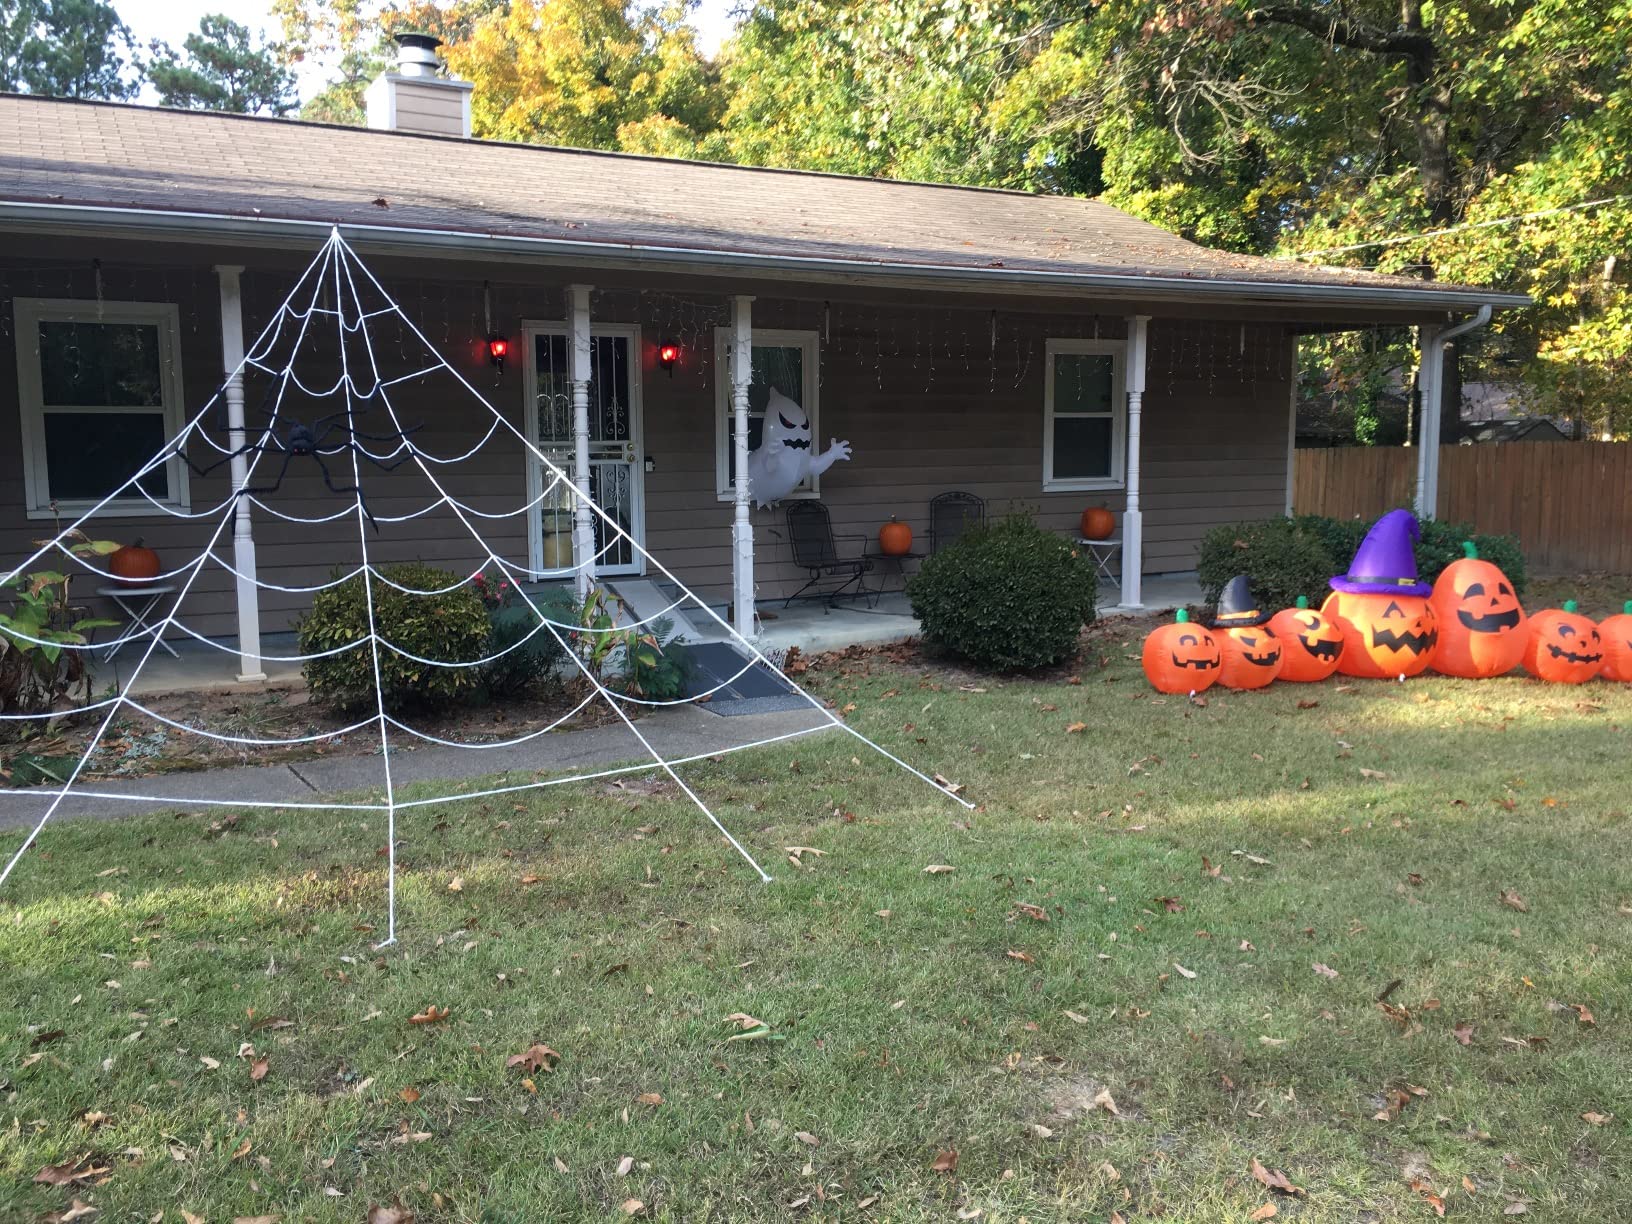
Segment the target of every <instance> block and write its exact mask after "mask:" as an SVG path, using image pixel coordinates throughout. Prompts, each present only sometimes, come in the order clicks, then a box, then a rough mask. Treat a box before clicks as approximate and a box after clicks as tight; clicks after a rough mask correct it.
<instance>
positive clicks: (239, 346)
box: [215, 264, 266, 683]
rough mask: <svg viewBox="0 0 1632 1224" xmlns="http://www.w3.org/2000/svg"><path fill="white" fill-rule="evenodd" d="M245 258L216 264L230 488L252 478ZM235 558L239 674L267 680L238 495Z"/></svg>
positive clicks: (246, 510)
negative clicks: (247, 444)
mask: <svg viewBox="0 0 1632 1224" xmlns="http://www.w3.org/2000/svg"><path fill="white" fill-rule="evenodd" d="M243 271H244V269H243V265H242V264H216V265H215V275H216V277H217V279H219V280H220V282H221V364H222V366H223V367H225V369H226V371H227V373H228V378H227V388H226V392H227V393H226V399H227V445H228V446H229V447H231V448H232V451H233V455H232V466H231V469H230V470H231V472H232V491H233V492H234V493H235V494H236V493H237V492H238V491H239V490H240V489H242V488H243V487H244V485H245V483H247V481H248V480H249V465H248V463H247V462H246V460H245V457H244V371H243V365H244V294H243V286H242V285H241V283H240V281H239V277H241V276H242V275H243ZM232 564H233V568H234V569H235V570H236V571H237V575H238V576H237V580H236V581H237V594H238V679H239V680H240V681H243V682H246V683H247V682H249V681H253V680H265V679H266V671H265V668H264V666H263V664H262V663H261V592H260V588H259V587H257V586H256V585H255V534H254V529H253V527H252V525H251V523H250V506H249V499H248V498H247V497H239V498H237V505H236V506H235V507H234V509H233V522H232Z"/></svg>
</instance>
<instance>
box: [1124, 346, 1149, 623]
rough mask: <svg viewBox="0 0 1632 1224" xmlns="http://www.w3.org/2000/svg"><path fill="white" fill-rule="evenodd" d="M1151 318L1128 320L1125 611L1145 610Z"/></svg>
mask: <svg viewBox="0 0 1632 1224" xmlns="http://www.w3.org/2000/svg"><path fill="white" fill-rule="evenodd" d="M1149 325H1150V316H1149V315H1132V316H1130V317H1129V318H1128V354H1127V363H1126V364H1127V371H1126V376H1127V393H1128V471H1127V492H1128V496H1127V506H1126V508H1125V509H1124V510H1123V511H1122V592H1121V603H1122V606H1123V607H1124V608H1142V607H1144V602H1143V593H1142V591H1141V590H1140V578H1141V576H1142V574H1143V572H1144V564H1145V520H1144V514H1143V513H1142V512H1141V510H1140V508H1139V462H1140V461H1139V444H1140V418H1141V416H1142V415H1143V412H1144V400H1145V354H1146V351H1147V348H1148V338H1149Z"/></svg>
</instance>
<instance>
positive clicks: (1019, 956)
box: [1005, 948, 1036, 965]
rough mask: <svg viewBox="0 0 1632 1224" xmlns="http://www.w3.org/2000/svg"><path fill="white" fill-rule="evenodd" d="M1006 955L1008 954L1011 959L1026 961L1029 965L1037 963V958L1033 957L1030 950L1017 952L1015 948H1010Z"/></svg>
mask: <svg viewBox="0 0 1632 1224" xmlns="http://www.w3.org/2000/svg"><path fill="white" fill-rule="evenodd" d="M1005 955H1007V956H1008V958H1009V959H1010V960H1017V961H1024V962H1025V963H1026V964H1028V965H1032V964H1036V960H1035V958H1033V957H1032V955H1031V954H1030V953H1029V952H1017V951H1015V949H1013V948H1010V949H1009V950H1008V952H1007V953H1005Z"/></svg>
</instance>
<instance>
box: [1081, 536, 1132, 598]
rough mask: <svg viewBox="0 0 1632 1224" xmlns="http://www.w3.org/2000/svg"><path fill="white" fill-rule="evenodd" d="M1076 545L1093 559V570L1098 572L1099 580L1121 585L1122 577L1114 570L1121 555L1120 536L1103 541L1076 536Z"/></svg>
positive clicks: (1108, 537) (1109, 537)
mask: <svg viewBox="0 0 1632 1224" xmlns="http://www.w3.org/2000/svg"><path fill="white" fill-rule="evenodd" d="M1077 543H1078V544H1079V545H1081V546H1082V547H1083V548H1086V549H1087V550H1088V555H1089V556H1090V557H1092V558H1093V559H1094V568H1095V569H1096V570H1098V571H1099V576H1100V577H1101V578H1106V579H1109V580H1110V581H1111V582H1112V583H1113V584H1114V585H1116V586H1118V587H1120V586H1121V585H1122V575H1121V574H1120V573H1118V572H1117V570H1116V568H1115V564H1116V560H1117V558H1119V557H1120V556H1121V555H1122V534H1121V533H1120V532H1117V533H1116V534H1115V535H1109V536H1106V537H1105V538H1104V539H1103V540H1090V539H1088V538H1087V537H1086V536H1078V537H1077Z"/></svg>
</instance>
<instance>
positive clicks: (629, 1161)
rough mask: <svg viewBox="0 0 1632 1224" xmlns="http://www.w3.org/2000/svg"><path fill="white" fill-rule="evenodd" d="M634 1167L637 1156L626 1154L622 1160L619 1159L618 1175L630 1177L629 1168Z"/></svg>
mask: <svg viewBox="0 0 1632 1224" xmlns="http://www.w3.org/2000/svg"><path fill="white" fill-rule="evenodd" d="M634 1167H635V1158H634V1157H633V1156H625V1157H624V1158H623V1159H622V1160H620V1161H618V1176H619V1177H628V1176H629V1170H630V1169H632V1168H634Z"/></svg>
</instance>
